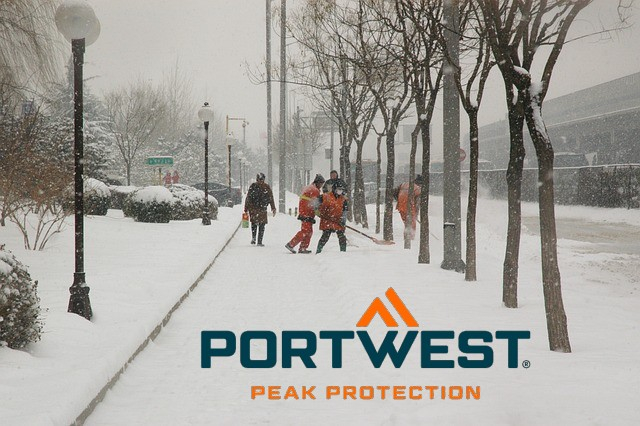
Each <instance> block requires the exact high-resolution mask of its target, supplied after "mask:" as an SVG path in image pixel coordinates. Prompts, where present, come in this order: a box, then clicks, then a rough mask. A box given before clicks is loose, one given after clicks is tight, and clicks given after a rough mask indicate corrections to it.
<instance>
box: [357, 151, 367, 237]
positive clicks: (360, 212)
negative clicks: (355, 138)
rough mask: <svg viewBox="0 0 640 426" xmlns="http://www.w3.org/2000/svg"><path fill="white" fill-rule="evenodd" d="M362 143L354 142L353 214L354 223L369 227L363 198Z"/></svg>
mask: <svg viewBox="0 0 640 426" xmlns="http://www.w3.org/2000/svg"><path fill="white" fill-rule="evenodd" d="M363 147H364V141H359V142H356V176H355V179H354V181H355V182H354V191H353V214H354V219H355V222H356V223H359V224H361V225H362V226H363V227H364V228H368V227H369V220H368V218H367V203H366V201H365V198H364V174H363V173H362V149H363Z"/></svg>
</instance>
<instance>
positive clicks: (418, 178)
mask: <svg viewBox="0 0 640 426" xmlns="http://www.w3.org/2000/svg"><path fill="white" fill-rule="evenodd" d="M415 182H416V183H417V184H418V185H422V182H423V179H422V175H417V176H416V181H415Z"/></svg>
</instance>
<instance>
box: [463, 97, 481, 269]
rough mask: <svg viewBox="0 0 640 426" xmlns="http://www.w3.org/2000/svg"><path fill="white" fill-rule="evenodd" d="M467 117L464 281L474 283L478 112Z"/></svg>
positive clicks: (472, 111)
mask: <svg viewBox="0 0 640 426" xmlns="http://www.w3.org/2000/svg"><path fill="white" fill-rule="evenodd" d="M467 113H468V115H469V150H470V153H469V198H468V200H467V253H466V264H467V267H466V269H465V275H464V279H465V281H476V280H477V279H478V276H477V272H476V210H477V206H478V156H479V154H478V149H479V147H478V110H477V109H472V110H470V111H468V112H467Z"/></svg>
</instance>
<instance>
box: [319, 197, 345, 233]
mask: <svg viewBox="0 0 640 426" xmlns="http://www.w3.org/2000/svg"><path fill="white" fill-rule="evenodd" d="M346 209H347V199H346V198H345V196H344V195H340V196H336V194H335V193H333V192H327V193H326V194H322V204H320V207H319V209H318V210H320V229H321V230H322V231H325V230H334V231H344V226H342V225H340V220H341V219H342V212H344V211H345V210H346Z"/></svg>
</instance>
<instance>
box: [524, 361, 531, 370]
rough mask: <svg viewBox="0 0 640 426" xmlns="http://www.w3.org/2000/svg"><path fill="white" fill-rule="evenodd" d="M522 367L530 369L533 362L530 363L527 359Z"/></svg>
mask: <svg viewBox="0 0 640 426" xmlns="http://www.w3.org/2000/svg"><path fill="white" fill-rule="evenodd" d="M522 366H523V367H524V368H529V367H531V361H529V360H528V359H525V360H524V361H522Z"/></svg>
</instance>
